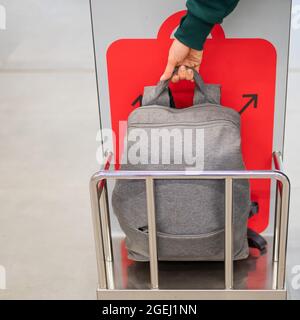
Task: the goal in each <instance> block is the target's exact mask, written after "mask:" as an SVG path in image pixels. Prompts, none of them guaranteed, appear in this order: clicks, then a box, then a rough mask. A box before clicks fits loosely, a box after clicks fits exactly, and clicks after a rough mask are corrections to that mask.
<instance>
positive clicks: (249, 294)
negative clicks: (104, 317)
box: [97, 289, 287, 300]
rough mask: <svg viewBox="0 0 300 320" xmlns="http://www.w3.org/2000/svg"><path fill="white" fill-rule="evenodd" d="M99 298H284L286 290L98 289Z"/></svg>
mask: <svg viewBox="0 0 300 320" xmlns="http://www.w3.org/2000/svg"><path fill="white" fill-rule="evenodd" d="M97 296H98V299H101V300H143V299H144V300H226V299H227V300H285V299H286V297H287V292H286V290H238V289H236V290H224V289H220V290H165V289H160V290H140V289H132V290H127V289H126V290H98V292H97Z"/></svg>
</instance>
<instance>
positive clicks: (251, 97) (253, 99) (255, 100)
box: [239, 93, 258, 114]
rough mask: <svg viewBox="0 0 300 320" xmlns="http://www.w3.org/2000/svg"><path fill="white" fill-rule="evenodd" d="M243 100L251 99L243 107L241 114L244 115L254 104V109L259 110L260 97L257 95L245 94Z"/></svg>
mask: <svg viewBox="0 0 300 320" xmlns="http://www.w3.org/2000/svg"><path fill="white" fill-rule="evenodd" d="M243 98H250V99H249V100H248V102H247V103H246V104H245V105H244V106H243V108H242V109H241V110H240V111H239V114H242V113H243V112H244V111H245V110H246V109H247V108H248V107H249V106H250V105H251V104H252V102H253V107H254V108H257V102H258V95H257V93H250V94H243Z"/></svg>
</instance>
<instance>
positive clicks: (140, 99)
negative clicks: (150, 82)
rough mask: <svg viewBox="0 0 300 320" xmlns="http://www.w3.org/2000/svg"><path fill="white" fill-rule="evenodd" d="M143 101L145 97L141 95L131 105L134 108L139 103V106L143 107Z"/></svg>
mask: <svg viewBox="0 0 300 320" xmlns="http://www.w3.org/2000/svg"><path fill="white" fill-rule="evenodd" d="M142 101H143V95H142V94H140V95H139V96H138V97H137V98H136V99H134V101H133V102H132V103H131V105H132V106H133V107H134V106H135V105H136V104H137V103H138V102H139V103H140V105H139V106H141V105H142Z"/></svg>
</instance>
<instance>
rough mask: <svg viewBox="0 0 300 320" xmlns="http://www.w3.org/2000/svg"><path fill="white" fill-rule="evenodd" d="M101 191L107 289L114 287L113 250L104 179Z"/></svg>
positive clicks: (100, 200)
mask: <svg viewBox="0 0 300 320" xmlns="http://www.w3.org/2000/svg"><path fill="white" fill-rule="evenodd" d="M102 188H103V189H102V193H101V196H100V199H99V202H100V217H101V228H102V235H103V247H104V256H105V262H106V277H107V287H108V289H114V286H115V285H114V273H113V264H112V261H113V251H112V237H111V227H110V218H109V208H108V198H107V182H106V181H104V183H103V186H102Z"/></svg>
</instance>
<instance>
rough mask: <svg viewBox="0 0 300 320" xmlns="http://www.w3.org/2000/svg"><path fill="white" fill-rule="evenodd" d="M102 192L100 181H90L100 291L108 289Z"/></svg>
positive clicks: (92, 179)
mask: <svg viewBox="0 0 300 320" xmlns="http://www.w3.org/2000/svg"><path fill="white" fill-rule="evenodd" d="M101 191H102V190H100V191H99V192H98V180H97V179H94V178H93V177H92V178H91V181H90V195H91V206H92V218H93V228H94V239H95V249H96V259H97V270H98V286H99V289H106V288H107V282H106V268H105V261H104V249H103V238H102V232H101V222H100V215H99V212H100V210H99V209H100V208H99V193H100V196H101Z"/></svg>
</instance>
